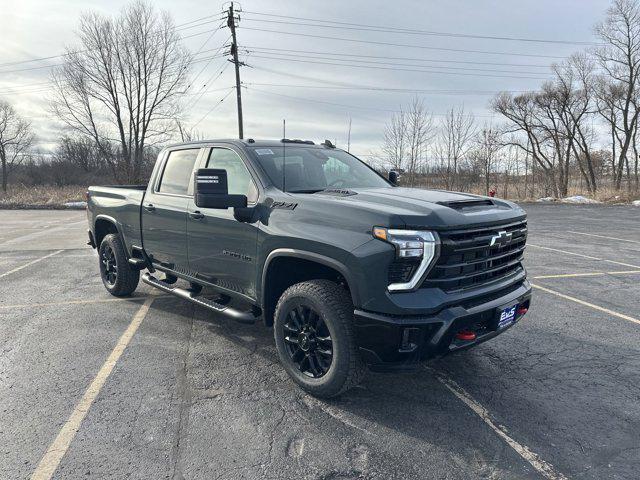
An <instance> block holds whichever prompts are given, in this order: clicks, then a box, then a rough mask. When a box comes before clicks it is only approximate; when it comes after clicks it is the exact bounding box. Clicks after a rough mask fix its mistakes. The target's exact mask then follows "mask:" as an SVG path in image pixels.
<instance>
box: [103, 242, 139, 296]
mask: <svg viewBox="0 0 640 480" xmlns="http://www.w3.org/2000/svg"><path fill="white" fill-rule="evenodd" d="M98 259H99V261H100V278H102V283H103V284H104V287H105V288H106V289H107V291H108V292H109V293H110V294H111V295H114V296H116V297H126V296H127V295H131V293H132V292H133V291H134V290H135V289H136V287H137V286H138V282H139V281H140V271H139V270H136V269H134V268H132V267H131V265H130V264H129V260H128V259H127V253H126V252H125V250H124V245H123V244H122V240H121V239H120V236H119V235H117V234H115V233H111V234H109V235H107V236H105V237H104V239H103V240H102V242H101V243H100V247H99V248H98ZM113 267H115V269H114V268H113Z"/></svg>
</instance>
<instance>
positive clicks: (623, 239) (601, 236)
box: [567, 230, 640, 244]
mask: <svg viewBox="0 0 640 480" xmlns="http://www.w3.org/2000/svg"><path fill="white" fill-rule="evenodd" d="M567 233H574V234H576V235H586V236H588V237H598V238H606V239H608V240H618V241H620V242H629V243H639V244H640V242H639V241H637V240H630V239H628V238H619V237H607V236H606V235H596V234H595V233H584V232H572V231H571V230H567Z"/></svg>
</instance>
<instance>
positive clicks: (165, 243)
mask: <svg viewBox="0 0 640 480" xmlns="http://www.w3.org/2000/svg"><path fill="white" fill-rule="evenodd" d="M201 150H202V149H201V148H199V147H198V148H193V147H191V148H182V149H177V150H170V151H169V152H167V154H166V155H165V157H164V159H162V160H161V162H162V164H161V165H160V166H159V167H158V170H157V173H156V175H155V177H154V178H153V179H152V182H153V184H150V186H149V189H148V192H147V194H146V195H145V198H144V202H143V204H142V239H143V241H144V248H145V251H146V252H147V255H149V256H150V257H151V259H152V261H153V262H154V263H155V264H157V265H158V266H160V267H164V268H168V269H171V270H176V271H179V272H180V271H185V270H186V269H187V268H188V263H189V262H188V258H187V233H186V231H187V208H188V206H189V200H190V198H191V197H192V196H193V170H194V166H195V164H196V161H197V160H198V158H199V156H200V152H201Z"/></svg>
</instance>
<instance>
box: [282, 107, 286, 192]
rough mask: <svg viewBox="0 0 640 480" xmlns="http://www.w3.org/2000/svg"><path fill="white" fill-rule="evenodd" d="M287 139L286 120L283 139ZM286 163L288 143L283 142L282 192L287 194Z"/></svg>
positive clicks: (283, 125)
mask: <svg viewBox="0 0 640 480" xmlns="http://www.w3.org/2000/svg"><path fill="white" fill-rule="evenodd" d="M285 138H287V120H286V119H285V118H283V119H282V139H283V140H284V139H285ZM286 161H287V142H282V191H283V192H284V193H287V187H286V185H285V173H284V172H285V170H286V166H287V164H286Z"/></svg>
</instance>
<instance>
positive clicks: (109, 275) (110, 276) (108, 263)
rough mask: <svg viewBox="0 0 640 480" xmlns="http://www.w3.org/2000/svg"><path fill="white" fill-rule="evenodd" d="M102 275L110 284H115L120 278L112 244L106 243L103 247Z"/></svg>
mask: <svg viewBox="0 0 640 480" xmlns="http://www.w3.org/2000/svg"><path fill="white" fill-rule="evenodd" d="M100 262H101V263H102V265H101V270H102V276H103V278H104V280H105V281H106V282H107V283H108V284H109V285H115V284H116V279H117V278H118V265H117V263H116V255H115V253H113V248H111V246H110V245H106V246H105V248H103V249H102V255H101V256H100Z"/></svg>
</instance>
